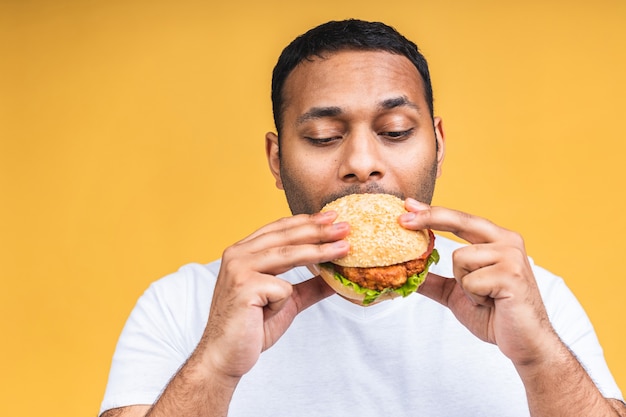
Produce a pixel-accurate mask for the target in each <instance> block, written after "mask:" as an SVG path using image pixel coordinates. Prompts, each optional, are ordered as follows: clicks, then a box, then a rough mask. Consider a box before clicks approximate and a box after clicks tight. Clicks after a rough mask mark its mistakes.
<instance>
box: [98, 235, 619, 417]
mask: <svg viewBox="0 0 626 417" xmlns="http://www.w3.org/2000/svg"><path fill="white" fill-rule="evenodd" d="M436 242H437V243H436V246H437V249H438V251H439V253H440V255H441V261H440V262H439V264H438V265H433V267H432V271H433V272H434V273H436V274H439V275H442V276H448V277H451V276H452V265H451V253H452V251H453V250H454V249H456V248H457V247H458V246H459V244H457V243H455V242H453V241H451V240H448V239H445V238H443V237H437V241H436ZM219 267H220V263H219V261H218V262H214V263H212V264H209V265H199V264H191V265H187V266H184V267H182V268H181V269H180V270H179V271H178V272H176V273H173V274H171V275H169V276H167V277H165V278H163V279H161V280H159V281H157V282H155V283H153V284H152V285H151V286H150V288H149V289H148V290H147V291H146V292H145V293H144V294H143V295H142V297H141V298H140V299H139V301H138V302H137V305H136V307H135V308H134V310H133V312H132V313H131V315H130V317H129V319H128V321H127V323H126V326H125V327H124V330H123V332H122V334H121V336H120V340H119V342H118V345H117V349H116V351H115V355H114V357H113V363H112V367H111V372H110V375H109V382H108V386H107V390H106V394H105V397H104V400H103V402H102V405H101V412H103V411H105V410H108V409H111V408H116V407H122V406H127V405H133V404H152V403H154V402H155V401H156V399H157V398H158V396H159V395H160V393H161V392H162V390H163V389H164V387H165V386H166V385H167V383H168V381H169V380H170V379H171V377H172V376H173V375H174V374H175V373H176V371H177V370H178V369H179V368H180V367H181V365H182V364H183V363H184V362H185V360H186V359H187V358H188V357H189V355H190V354H191V352H192V351H193V350H194V349H195V347H196V345H197V343H198V341H199V340H200V337H201V335H202V332H203V330H204V327H205V325H206V321H207V317H208V311H209V306H210V302H211V297H212V294H213V286H214V284H215V279H216V277H217V274H218V271H219ZM533 268H534V272H535V277H536V279H537V282H538V284H539V288H540V290H541V293H542V297H543V298H544V302H545V304H546V308H547V310H548V314H549V316H550V319H551V321H552V323H553V325H554V327H555V329H556V330H557V332H558V334H559V335H560V337H561V339H562V340H563V341H564V342H565V343H566V344H567V345H568V346H569V347H570V349H571V350H572V351H573V352H574V353H575V354H576V356H577V357H578V358H579V360H580V361H581V363H582V364H583V366H584V367H585V368H586V369H587V371H588V372H589V374H590V376H591V378H592V379H593V380H594V381H595V382H596V384H597V386H598V388H599V389H600V391H601V392H602V394H603V395H604V396H605V397H609V398H618V399H623V398H622V394H621V393H620V390H619V388H618V387H617V385H616V383H615V381H614V379H613V377H612V376H611V373H610V372H609V369H608V367H607V365H606V362H605V360H604V356H603V352H602V348H601V347H600V345H599V343H598V340H597V337H596V335H595V333H594V330H593V327H592V325H591V323H590V322H589V319H588V318H587V316H586V314H585V312H584V311H583V309H582V307H581V306H580V304H579V303H578V301H577V300H576V299H575V297H574V296H573V294H572V293H571V292H570V291H569V289H568V288H567V287H566V286H565V283H564V282H563V280H562V279H560V278H558V277H556V276H554V275H552V274H550V273H549V272H547V271H546V270H544V269H542V268H539V267H536V266H534V267H533ZM310 277H311V274H310V272H309V271H308V270H307V269H306V268H297V269H294V270H291V271H289V272H288V273H286V274H284V275H283V276H282V278H284V279H285V280H287V281H289V282H292V283H297V282H301V281H304V280H306V279H308V278H310ZM296 415H297V416H311V417H313V416H320V417H322V416H323V417H328V416H353V415H354V416H356V415H358V416H372V417H374V416H375V417H380V416H384V415H388V416H394V417H395V416H428V417H431V416H498V417H508V416H516V417H517V416H528V415H529V412H528V406H527V402H526V395H525V391H524V387H523V385H522V383H521V380H520V378H519V376H518V374H517V373H516V371H515V368H514V367H513V365H512V364H511V362H510V361H509V360H508V359H507V358H506V357H505V356H503V355H502V354H501V353H500V350H499V349H498V347H497V346H494V345H491V344H488V343H485V342H482V341H480V340H478V339H477V338H476V337H475V336H473V335H472V334H471V333H470V332H469V331H468V330H467V329H466V328H465V327H463V326H462V325H461V324H459V322H458V321H457V319H456V318H455V317H454V316H453V315H452V313H451V312H450V311H449V310H448V309H447V308H445V307H442V306H441V305H439V304H438V303H436V302H434V301H432V300H430V299H428V298H426V297H423V296H421V295H419V294H413V295H410V296H409V297H407V298H398V299H395V300H391V301H385V302H383V303H380V304H377V305H373V306H369V307H360V306H357V305H355V304H352V303H350V302H348V301H346V300H344V299H342V298H341V297H339V296H337V295H333V296H331V297H329V298H327V299H325V300H322V301H320V302H319V303H317V304H315V305H314V306H312V307H310V308H309V309H307V310H305V311H304V312H302V313H301V314H300V315H298V317H296V319H295V320H294V322H293V323H292V325H291V327H290V328H289V329H288V330H287V332H286V333H285V334H284V335H283V337H282V338H281V339H280V340H279V341H278V342H277V343H276V344H275V345H274V346H273V347H272V348H270V349H269V350H267V351H266V352H264V353H263V354H261V357H260V358H259V361H258V362H257V364H256V365H255V367H254V368H253V369H252V370H251V371H250V372H249V373H248V374H246V375H245V376H244V377H243V378H242V379H241V381H240V383H239V385H238V386H237V389H236V391H235V394H234V396H233V399H232V402H231V405H230V411H229V416H232V417H242V416H254V417H258V416H272V417H280V416H296Z"/></svg>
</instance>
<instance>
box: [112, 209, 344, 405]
mask: <svg viewBox="0 0 626 417" xmlns="http://www.w3.org/2000/svg"><path fill="white" fill-rule="evenodd" d="M336 217H337V216H336V213H334V212H329V213H324V214H317V215H311V216H309V215H299V216H294V217H290V218H286V219H282V220H279V221H277V222H274V223H271V224H269V225H267V226H265V227H263V228H261V229H259V230H258V231H256V232H255V233H253V234H252V235H250V236H249V237H247V238H246V239H244V240H242V241H240V242H238V243H236V244H234V245H233V246H231V247H229V248H228V249H226V250H225V251H224V254H223V256H222V265H221V268H220V272H219V274H218V277H217V282H216V285H215V291H214V294H213V300H212V303H211V310H210V312H209V319H208V322H207V325H206V328H205V330H204V333H203V335H202V337H201V339H200V342H199V343H198V345H197V347H196V349H195V350H194V352H193V353H192V354H191V356H190V357H189V359H188V360H187V361H186V363H185V364H184V365H183V366H182V367H181V368H180V370H179V371H178V372H177V373H176V375H174V377H173V378H172V379H171V380H170V382H169V384H168V385H167V387H165V389H164V391H163V393H162V395H161V396H160V398H159V399H158V400H157V401H156V403H155V404H154V405H152V406H151V407H145V406H131V407H125V408H120V409H115V410H110V411H107V412H106V413H104V414H103V417H115V416H122V417H135V416H149V417H165V416H168V417H173V416H176V417H186V416H193V417H217V416H226V415H227V413H228V408H229V404H230V401H231V398H232V395H233V393H234V391H235V388H236V387H237V384H238V382H239V380H240V379H241V377H242V376H243V375H245V374H246V373H247V372H248V371H249V370H250V369H251V368H252V367H253V366H254V365H255V364H256V362H257V360H258V358H259V355H260V354H261V352H263V351H264V350H266V349H269V348H270V347H271V346H272V345H273V344H274V343H275V342H276V341H277V340H278V339H279V338H280V337H281V336H282V335H283V333H284V332H285V331H286V330H287V328H288V327H289V325H290V324H291V322H292V321H293V319H294V318H295V316H296V315H297V314H298V313H300V312H301V311H302V310H304V309H306V308H308V307H309V306H311V305H312V304H314V303H316V302H318V301H320V300H321V299H323V298H325V297H327V296H329V295H331V294H332V293H333V291H332V289H330V288H329V287H328V286H327V285H326V284H325V283H324V282H323V280H322V279H321V278H320V277H314V278H312V279H310V280H308V281H305V282H302V283H299V284H296V285H291V284H290V283H288V282H286V281H284V280H282V279H280V278H277V277H276V275H279V274H281V273H283V272H286V271H288V270H289V269H291V268H293V267H295V266H299V265H302V266H304V265H310V264H316V263H320V262H326V261H329V260H331V259H335V258H338V257H342V256H344V255H345V254H347V252H348V244H347V242H345V241H343V240H342V239H343V238H344V237H345V236H346V235H347V234H348V232H349V229H348V225H347V224H345V223H337V224H333V221H334V220H335V219H336ZM116 413H119V414H116Z"/></svg>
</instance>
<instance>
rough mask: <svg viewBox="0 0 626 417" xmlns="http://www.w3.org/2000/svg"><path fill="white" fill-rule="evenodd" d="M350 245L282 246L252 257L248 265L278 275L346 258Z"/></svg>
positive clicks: (337, 242)
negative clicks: (298, 268) (294, 269)
mask: <svg viewBox="0 0 626 417" xmlns="http://www.w3.org/2000/svg"><path fill="white" fill-rule="evenodd" d="M349 249H350V245H349V244H348V242H347V241H345V240H338V241H336V242H331V243H323V244H304V245H290V246H280V247H273V248H269V249H265V250H263V251H260V252H258V253H256V254H253V255H251V256H250V258H248V259H247V262H248V264H249V265H250V266H251V267H254V269H256V270H258V271H262V272H264V273H267V274H272V275H278V274H282V273H283V272H285V271H288V270H289V269H292V268H295V267H298V266H302V265H309V264H318V263H322V262H328V261H330V260H333V259H338V258H342V257H344V256H346V255H347V254H348V251H349Z"/></svg>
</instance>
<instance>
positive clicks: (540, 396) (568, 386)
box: [517, 341, 626, 417]
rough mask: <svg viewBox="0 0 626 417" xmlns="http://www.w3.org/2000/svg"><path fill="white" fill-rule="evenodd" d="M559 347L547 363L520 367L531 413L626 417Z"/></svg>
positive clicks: (543, 416) (552, 416)
mask: <svg viewBox="0 0 626 417" xmlns="http://www.w3.org/2000/svg"><path fill="white" fill-rule="evenodd" d="M556 346H557V348H556V349H555V351H554V352H553V354H552V355H551V356H550V359H547V360H546V361H545V362H543V363H541V364H533V365H521V366H518V367H517V370H518V372H519V374H520V376H521V378H522V381H523V382H524V386H525V387H526V395H527V397H528V405H529V408H530V414H531V415H532V416H533V417H548V416H549V417H556V416H564V417H565V416H567V417H576V416H580V417H595V416H598V417H605V416H626V409H625V408H623V404H621V403H619V401H610V400H607V399H606V398H604V397H603V396H602V394H601V393H600V391H599V390H598V388H597V387H596V385H595V384H594V382H593V381H592V380H591V378H590V377H589V375H588V374H587V372H586V371H585V369H584V368H583V367H582V366H581V365H580V363H579V362H578V360H577V359H576V357H575V356H574V355H573V354H572V353H571V352H570V351H569V349H568V348H567V347H566V346H565V345H563V343H561V342H560V341H559V343H558V344H557V345H556ZM620 408H621V409H622V411H619V409H620Z"/></svg>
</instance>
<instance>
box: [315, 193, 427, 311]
mask: <svg viewBox="0 0 626 417" xmlns="http://www.w3.org/2000/svg"><path fill="white" fill-rule="evenodd" d="M328 210H334V211H336V212H337V214H338V217H337V220H336V221H338V222H340V221H345V222H348V223H349V224H350V233H349V234H348V236H347V237H346V240H347V241H348V242H349V244H350V251H349V252H348V254H347V255H346V256H345V257H343V258H340V259H335V260H333V261H332V262H327V263H324V264H321V265H319V273H320V276H321V277H322V278H323V279H324V281H325V282H326V283H327V284H328V285H329V286H330V287H331V288H332V289H333V290H335V292H337V293H338V294H339V295H341V296H342V297H344V298H346V299H348V300H350V301H352V302H353V303H356V304H360V305H372V304H376V303H379V302H381V301H384V300H389V299H392V298H396V297H398V296H400V295H402V296H407V295H408V294H410V293H412V292H415V291H416V290H417V287H418V286H419V285H420V284H421V283H422V282H423V280H424V279H425V277H426V274H427V272H428V267H429V266H430V264H431V263H433V262H437V260H438V259H439V257H438V254H437V253H436V250H433V246H434V235H433V234H432V232H431V231H430V230H419V231H413V230H408V229H405V228H404V227H402V226H400V224H399V223H398V217H399V216H400V215H402V214H403V213H406V212H407V211H406V209H405V208H404V202H403V201H402V200H401V199H400V198H398V197H395V196H393V195H389V194H351V195H347V196H345V197H341V198H339V199H337V200H335V201H333V202H331V203H329V204H327V205H326V206H324V208H323V209H322V211H328ZM416 260H419V261H417V263H418V264H419V265H420V267H419V269H418V270H417V271H416V272H411V273H407V270H408V269H406V270H405V269H404V268H398V266H399V265H402V266H405V265H408V264H412V265H415V264H416ZM335 268H337V269H339V270H343V271H345V273H346V274H349V275H346V276H349V277H351V276H352V275H351V274H352V271H356V270H358V271H357V275H359V277H360V276H362V275H365V276H367V277H368V278H369V279H370V280H372V279H373V280H376V281H377V283H376V286H377V287H378V288H373V287H372V288H370V287H369V286H366V284H364V283H362V282H359V283H358V284H357V283H356V282H354V281H351V280H350V279H352V278H350V279H348V278H346V277H345V276H344V275H342V274H343V273H344V272H342V273H341V274H340V273H339V272H337V270H336V269H335ZM398 270H403V271H404V273H403V274H399V273H398V274H397V272H396V271H398ZM390 271H394V272H390ZM408 275H410V277H409V276H408ZM390 276H391V277H392V278H393V277H397V278H399V279H401V282H402V283H401V284H399V285H398V286H393V287H391V286H388V285H387V283H386V281H379V277H380V279H383V278H384V279H389V278H390ZM355 279H358V278H355ZM394 280H395V279H394ZM381 282H384V284H383V285H382V287H383V288H382V289H381V285H380V283H381Z"/></svg>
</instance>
